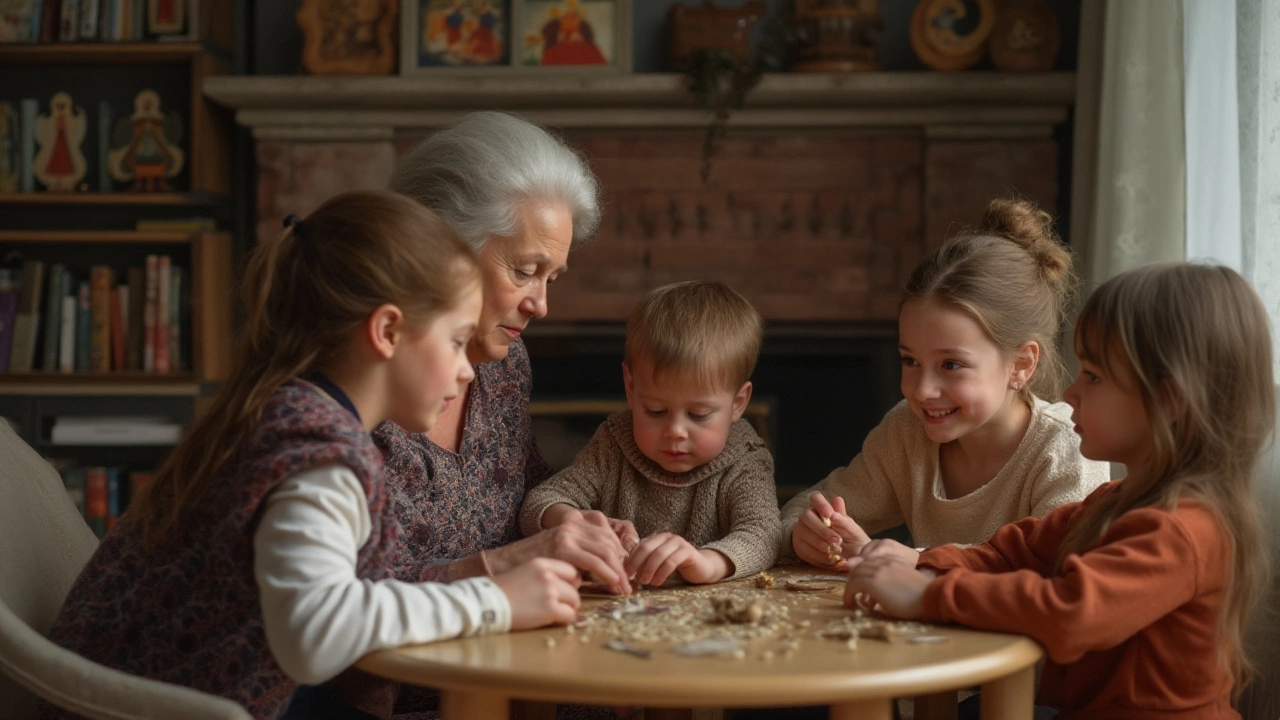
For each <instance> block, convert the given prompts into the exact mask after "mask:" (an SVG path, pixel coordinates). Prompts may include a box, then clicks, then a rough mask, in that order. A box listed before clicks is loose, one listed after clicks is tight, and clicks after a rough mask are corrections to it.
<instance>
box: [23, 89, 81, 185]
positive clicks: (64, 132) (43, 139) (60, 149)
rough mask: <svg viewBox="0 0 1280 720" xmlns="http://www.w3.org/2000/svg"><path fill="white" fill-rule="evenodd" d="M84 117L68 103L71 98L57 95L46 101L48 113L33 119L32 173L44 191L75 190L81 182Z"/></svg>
mask: <svg viewBox="0 0 1280 720" xmlns="http://www.w3.org/2000/svg"><path fill="white" fill-rule="evenodd" d="M85 124H86V120H85V114H84V110H83V109H82V108H78V107H76V106H75V105H74V103H72V102H71V96H70V95H68V94H67V93H64V92H60V93H57V94H55V95H54V96H53V99H52V100H50V101H49V114H48V115H41V116H39V117H38V118H36V126H35V131H36V132H35V136H36V143H37V144H38V145H39V146H40V151H39V152H38V153H36V159H35V162H34V163H32V170H33V172H34V174H35V176H36V179H37V180H39V181H40V182H41V183H42V184H43V185H44V186H45V187H46V188H47V189H49V190H51V191H54V192H66V191H71V190H75V189H76V186H77V185H79V184H80V181H81V180H83V179H84V175H85V172H86V171H87V170H88V164H87V163H86V162H85V159H84V152H82V151H81V149H80V143H82V142H84V131H85Z"/></svg>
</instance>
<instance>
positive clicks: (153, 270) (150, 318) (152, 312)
mask: <svg viewBox="0 0 1280 720" xmlns="http://www.w3.org/2000/svg"><path fill="white" fill-rule="evenodd" d="M146 268H147V269H146V281H147V290H146V292H147V299H146V301H145V303H144V305H143V310H142V327H143V334H142V338H143V339H142V369H143V370H145V371H147V372H155V369H156V291H157V284H158V282H159V280H160V277H159V275H160V258H159V257H158V256H156V255H148V256H147V266H146Z"/></svg>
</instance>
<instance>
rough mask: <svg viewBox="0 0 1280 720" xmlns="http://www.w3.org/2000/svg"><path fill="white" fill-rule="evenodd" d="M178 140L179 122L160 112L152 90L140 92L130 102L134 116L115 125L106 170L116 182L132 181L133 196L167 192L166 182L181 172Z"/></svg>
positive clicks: (157, 97)
mask: <svg viewBox="0 0 1280 720" xmlns="http://www.w3.org/2000/svg"><path fill="white" fill-rule="evenodd" d="M181 139H182V121H181V120H180V119H178V116H177V115H176V114H174V113H169V114H168V115H165V114H163V113H161V112H160V96H159V95H157V94H156V92H155V91H154V90H143V91H142V92H140V93H138V96H137V97H135V98H134V99H133V115H132V116H130V117H125V118H121V119H120V120H119V121H118V122H117V123H116V124H115V129H114V130H113V131H112V143H111V144H112V149H111V150H110V151H109V152H108V153H107V169H108V170H109V171H110V173H111V177H113V178H115V179H116V180H117V181H119V182H129V181H130V180H132V181H133V188H132V189H133V191H134V192H167V191H169V190H171V189H172V188H170V187H169V183H167V182H165V178H171V177H175V176H177V174H178V173H179V172H181V171H182V163H183V160H184V158H185V155H184V154H183V152H182V148H180V147H178V142H179V141H181Z"/></svg>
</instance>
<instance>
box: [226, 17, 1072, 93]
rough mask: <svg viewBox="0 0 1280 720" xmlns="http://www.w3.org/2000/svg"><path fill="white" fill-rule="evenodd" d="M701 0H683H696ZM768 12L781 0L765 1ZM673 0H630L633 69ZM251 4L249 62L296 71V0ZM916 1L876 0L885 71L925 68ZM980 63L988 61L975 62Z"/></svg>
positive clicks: (1067, 35) (661, 57)
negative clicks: (915, 41)
mask: <svg viewBox="0 0 1280 720" xmlns="http://www.w3.org/2000/svg"><path fill="white" fill-rule="evenodd" d="M1047 1H1048V4H1049V6H1050V7H1052V8H1053V11H1054V14H1056V15H1057V17H1058V24H1059V27H1060V29H1061V31H1062V49H1061V51H1059V53H1058V62H1057V68H1058V69H1059V70H1074V69H1075V66H1076V40H1077V35H1078V34H1079V28H1080V3H1079V0H1047ZM699 2H700V0H684V4H686V5H690V6H693V5H697V4H699ZM766 2H767V3H768V5H769V8H770V12H773V11H775V10H776V9H777V8H778V7H779V6H780V5H782V3H783V2H784V0H766ZM675 4H676V0H632V6H633V8H634V20H633V27H632V30H633V33H634V52H635V60H634V67H635V71H636V72H664V71H666V69H667V68H666V53H667V50H666V20H667V11H668V10H669V9H670V8H671V6H672V5H675ZM717 4H719V5H741V4H742V0H721V1H720V2H719V3H717ZM251 6H252V8H253V23H254V27H253V28H252V33H253V35H252V37H253V52H254V57H253V59H252V62H251V65H250V67H252V68H253V72H254V73H255V74H259V75H290V74H294V73H298V72H301V71H300V69H299V65H298V59H299V57H300V56H301V54H302V36H301V34H300V32H299V30H298V25H297V23H296V22H295V20H294V13H295V12H296V11H297V9H298V0H259V1H258V2H253V3H252V5H251ZM915 6H916V3H915V2H914V1H913V0H880V15H881V16H882V17H883V18H884V34H883V36H882V37H881V39H880V62H881V63H882V64H883V65H884V67H885V69H886V70H924V69H926V68H925V67H924V66H923V65H921V64H920V61H919V60H917V59H916V57H915V54H914V53H912V51H911V41H910V39H909V35H908V27H909V25H910V21H911V13H912V11H913V10H914V9H915ZM982 67H989V66H979V69H981V68H982Z"/></svg>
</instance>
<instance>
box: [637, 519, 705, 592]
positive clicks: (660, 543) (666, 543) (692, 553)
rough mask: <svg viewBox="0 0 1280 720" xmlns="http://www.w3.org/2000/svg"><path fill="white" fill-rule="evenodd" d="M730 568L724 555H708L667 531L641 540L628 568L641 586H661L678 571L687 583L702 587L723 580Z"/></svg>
mask: <svg viewBox="0 0 1280 720" xmlns="http://www.w3.org/2000/svg"><path fill="white" fill-rule="evenodd" d="M717 560H719V562H717ZM727 565H728V560H727V559H725V558H724V556H723V555H721V554H720V553H718V552H715V551H714V550H711V551H707V552H706V553H704V552H702V551H701V550H699V549H698V548H696V547H694V546H693V545H692V544H691V543H690V542H689V541H688V540H685V539H684V538H682V537H680V536H679V535H676V534H675V533H669V532H664V533H658V534H656V535H650V536H649V537H647V538H645V539H644V540H641V541H640V544H639V545H636V549H635V550H633V551H632V552H631V557H630V558H628V559H627V563H626V569H627V571H628V572H634V573H635V576H636V582H637V583H639V584H641V585H661V584H662V583H664V582H666V581H667V578H669V577H671V573H673V572H677V571H679V573H680V577H682V578H684V579H685V581H686V582H689V583H694V584H701V583H711V582H715V581H717V580H719V579H721V578H723V577H724V576H725V574H726V572H727Z"/></svg>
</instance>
